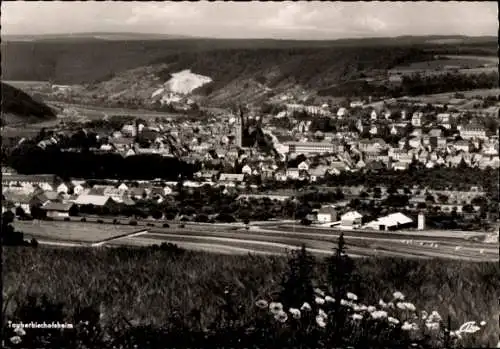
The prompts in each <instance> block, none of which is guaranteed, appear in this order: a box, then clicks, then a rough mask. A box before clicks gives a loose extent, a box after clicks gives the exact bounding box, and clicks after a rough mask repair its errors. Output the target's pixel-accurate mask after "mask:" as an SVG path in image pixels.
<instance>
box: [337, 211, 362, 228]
mask: <svg viewBox="0 0 500 349" xmlns="http://www.w3.org/2000/svg"><path fill="white" fill-rule="evenodd" d="M362 219H363V216H362V215H361V214H360V213H359V212H357V211H349V212H347V213H345V214H343V215H342V216H340V221H341V225H342V226H345V227H357V226H361V223H362Z"/></svg>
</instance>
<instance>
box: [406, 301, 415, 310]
mask: <svg viewBox="0 0 500 349" xmlns="http://www.w3.org/2000/svg"><path fill="white" fill-rule="evenodd" d="M405 307H406V310H409V311H415V310H417V308H415V305H413V303H410V302H406V303H405Z"/></svg>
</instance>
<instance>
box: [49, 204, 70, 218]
mask: <svg viewBox="0 0 500 349" xmlns="http://www.w3.org/2000/svg"><path fill="white" fill-rule="evenodd" d="M73 206H75V204H74V203H72V202H67V203H62V202H53V201H49V202H47V203H46V204H44V205H43V206H42V207H41V209H42V210H43V211H45V212H46V214H47V217H54V218H55V217H69V213H70V211H71V209H72V207H73Z"/></svg>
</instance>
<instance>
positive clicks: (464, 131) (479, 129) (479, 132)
mask: <svg viewBox="0 0 500 349" xmlns="http://www.w3.org/2000/svg"><path fill="white" fill-rule="evenodd" d="M460 137H462V138H463V139H472V138H479V139H486V138H487V136H486V129H485V128H484V127H483V126H481V125H479V124H475V123H473V124H469V125H467V126H463V127H462V128H461V129H460Z"/></svg>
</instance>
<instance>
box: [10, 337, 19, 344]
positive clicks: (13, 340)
mask: <svg viewBox="0 0 500 349" xmlns="http://www.w3.org/2000/svg"><path fill="white" fill-rule="evenodd" d="M10 341H11V342H12V343H13V344H19V343H21V337H19V336H14V337H11V338H10Z"/></svg>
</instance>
